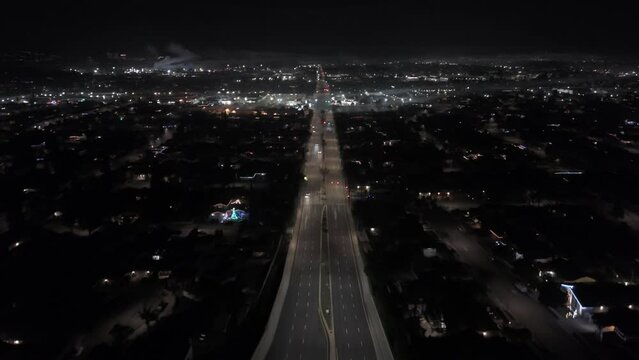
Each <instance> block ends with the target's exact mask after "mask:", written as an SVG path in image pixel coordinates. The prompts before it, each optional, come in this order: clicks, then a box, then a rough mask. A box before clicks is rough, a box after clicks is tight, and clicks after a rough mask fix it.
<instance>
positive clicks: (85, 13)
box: [0, 0, 639, 57]
mask: <svg viewBox="0 0 639 360" xmlns="http://www.w3.org/2000/svg"><path fill="white" fill-rule="evenodd" d="M557 2H558V1H511V2H505V1H496V2H495V1H491V2H488V1H457V2H450V1H449V2H444V1H440V2H433V1H431V2H427V3H423V4H422V5H419V6H415V5H414V4H412V5H411V3H409V2H407V1H390V2H382V1H361V0H360V1H355V2H350V3H349V5H348V6H345V5H343V4H342V5H340V4H339V3H338V2H326V1H323V2H317V4H321V5H322V7H311V6H310V5H308V6H301V5H299V4H300V3H302V2H293V1H270V2H266V3H265V4H263V5H260V6H257V5H251V4H250V3H247V2H245V1H244V2H238V1H226V2H224V3H223V4H215V2H214V1H209V2H207V3H206V4H205V5H202V4H197V3H193V2H185V1H175V2H171V3H166V2H160V1H156V2H150V1H133V0H130V1H126V2H125V1H88V0H85V1H58V2H48V3H37V2H32V1H30V2H27V1H25V2H12V5H11V8H12V9H11V11H2V14H1V15H0V20H1V22H2V24H1V25H0V27H1V28H2V33H3V37H4V39H3V41H2V42H1V43H0V44H1V45H0V47H1V48H2V50H37V51H42V52H50V53H55V54H60V55H69V56H71V55H73V56H85V55H99V54H104V53H106V52H107V51H112V52H128V53H131V54H139V55H148V54H149V53H153V52H155V51H160V52H161V51H163V49H165V48H166V47H167V46H168V44H171V43H175V44H179V45H180V46H183V47H184V48H187V49H189V50H190V51H193V52H195V53H197V54H199V55H202V56H208V55H210V54H219V53H220V52H236V51H252V52H274V53H293V54H309V55H338V56H339V55H354V56H381V57H392V56H396V55H440V54H457V55H459V54H463V55H472V54H496V53H527V52H582V53H600V54H601V53H603V54H615V55H635V54H638V53H639V45H638V44H639V41H637V40H636V39H637V35H638V34H639V30H637V26H636V25H634V26H633V19H632V17H633V16H634V12H633V11H632V10H631V8H630V6H629V5H628V4H629V3H630V2H622V1H606V2H600V1H598V2H594V1H593V2H588V1H572V0H571V1H562V2H561V5H558V4H556V3H557Z"/></svg>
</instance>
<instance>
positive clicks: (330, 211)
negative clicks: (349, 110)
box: [253, 68, 392, 360]
mask: <svg viewBox="0 0 639 360" xmlns="http://www.w3.org/2000/svg"><path fill="white" fill-rule="evenodd" d="M327 94H328V85H327V84H326V82H325V81H324V76H323V72H322V70H321V68H320V69H319V71H318V86H317V95H316V99H317V101H316V103H315V104H316V105H315V106H314V112H313V117H312V120H311V127H312V131H313V133H312V134H311V137H310V139H309V142H308V145H307V154H306V163H305V165H304V175H305V176H306V178H307V181H306V182H305V185H304V186H303V188H302V191H301V192H302V194H303V196H302V198H301V200H300V204H299V208H298V211H297V218H296V223H295V226H294V229H293V239H292V240H291V243H290V244H289V250H288V254H287V264H286V265H285V269H284V273H283V275H282V281H281V284H280V289H279V291H278V295H277V297H276V300H275V303H274V305H273V310H272V312H271V315H270V318H269V321H268V324H267V326H266V329H265V333H264V336H263V338H262V340H261V341H260V343H259V344H258V347H257V349H256V351H255V353H254V354H253V359H255V360H258V359H259V360H261V359H269V360H282V359H284V360H287V359H319V360H325V359H329V360H334V359H336V358H339V359H340V360H349V359H353V360H365V359H366V360H372V359H384V360H385V359H392V354H391V353H390V348H389V346H388V342H387V340H386V338H385V335H384V331H383V329H382V327H381V322H380V321H379V316H378V314H377V312H376V309H375V306H374V303H373V301H372V299H371V298H370V295H367V294H370V292H369V288H368V284H367V280H366V278H365V275H364V273H363V271H362V270H361V268H362V260H361V257H360V255H359V253H358V250H357V244H356V241H355V240H354V237H353V234H354V233H355V232H354V231H353V229H352V218H351V213H350V206H349V203H348V198H347V196H346V194H347V191H346V190H347V189H346V184H345V181H344V179H343V174H342V165H341V159H340V154H339V148H338V143H337V135H336V134H335V131H334V124H333V117H332V113H331V112H330V109H329V108H328V105H326V104H327V102H326V100H327V99H326V97H327V96H328V95H327ZM322 254H324V256H322ZM322 259H324V260H325V261H326V262H325V263H322ZM324 266H325V267H324ZM322 274H324V275H322ZM327 292H328V294H327ZM371 324H372V325H371ZM373 338H375V339H377V341H375V342H374V341H373Z"/></svg>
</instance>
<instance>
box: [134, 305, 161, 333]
mask: <svg viewBox="0 0 639 360" xmlns="http://www.w3.org/2000/svg"><path fill="white" fill-rule="evenodd" d="M138 315H139V316H140V318H141V319H142V320H144V323H145V324H146V330H147V331H149V330H150V329H151V322H152V321H157V319H158V314H157V313H156V312H155V311H153V309H151V308H150V307H148V306H147V305H146V304H145V305H144V306H143V307H142V310H140V311H139V312H138Z"/></svg>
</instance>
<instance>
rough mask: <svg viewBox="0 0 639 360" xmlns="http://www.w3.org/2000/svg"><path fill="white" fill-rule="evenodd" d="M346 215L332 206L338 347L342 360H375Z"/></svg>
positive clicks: (333, 277)
mask: <svg viewBox="0 0 639 360" xmlns="http://www.w3.org/2000/svg"><path fill="white" fill-rule="evenodd" d="M346 211H349V209H348V207H347V206H345V205H332V206H331V212H332V214H333V216H329V217H328V219H329V235H330V238H329V239H330V246H331V278H332V279H333V309H334V319H335V336H336V346H337V351H338V356H339V357H340V359H375V351H374V346H373V343H372V338H371V336H370V332H369V326H368V321H367V319H366V313H365V311H364V304H363V302H362V298H361V292H360V288H359V278H358V275H357V268H356V265H355V259H354V258H353V249H352V242H351V238H350V231H349V230H350V229H349V226H348V223H347V221H348V218H347V216H346V215H347V214H346Z"/></svg>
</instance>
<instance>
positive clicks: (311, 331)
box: [268, 205, 326, 360]
mask: <svg viewBox="0 0 639 360" xmlns="http://www.w3.org/2000/svg"><path fill="white" fill-rule="evenodd" d="M305 207H306V208H307V211H306V216H303V217H302V224H300V225H299V226H300V231H299V233H298V247H297V249H296V255H295V260H294V263H293V271H292V275H291V283H290V286H289V289H288V291H287V295H286V300H285V302H284V309H283V311H282V314H281V317H280V322H279V323H278V328H277V331H276V333H275V338H274V341H273V344H272V346H271V349H270V351H269V355H268V358H269V359H278V360H279V359H289V358H290V359H299V357H300V356H302V358H316V357H317V356H319V355H323V356H324V358H325V356H326V341H325V336H324V332H323V329H322V328H321V324H320V322H319V316H318V313H317V308H318V287H319V244H318V243H317V242H316V241H313V238H317V237H318V235H319V233H320V231H321V223H320V219H321V206H320V205H305ZM304 224H306V225H304ZM319 358H323V357H319Z"/></svg>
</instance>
